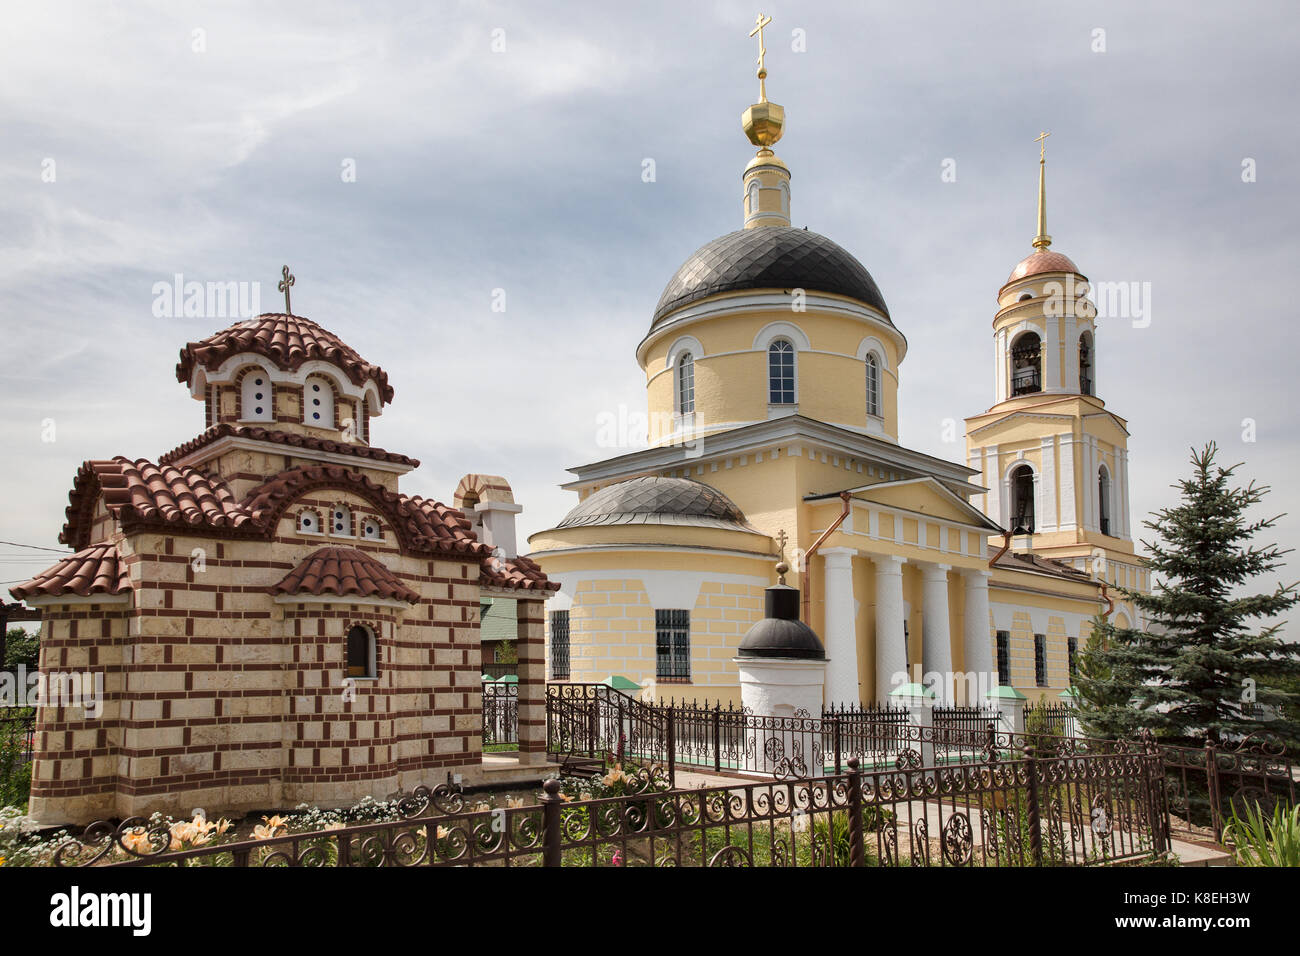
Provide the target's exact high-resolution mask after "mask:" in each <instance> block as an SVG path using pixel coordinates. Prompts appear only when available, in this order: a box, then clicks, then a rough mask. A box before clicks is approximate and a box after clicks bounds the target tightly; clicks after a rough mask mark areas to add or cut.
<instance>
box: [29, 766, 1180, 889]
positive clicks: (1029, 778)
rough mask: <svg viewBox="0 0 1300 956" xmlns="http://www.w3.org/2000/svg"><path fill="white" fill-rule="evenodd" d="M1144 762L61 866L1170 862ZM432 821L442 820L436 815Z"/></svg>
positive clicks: (514, 811)
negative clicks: (1155, 857)
mask: <svg viewBox="0 0 1300 956" xmlns="http://www.w3.org/2000/svg"><path fill="white" fill-rule="evenodd" d="M1161 772H1162V771H1161V764H1160V756H1159V754H1158V753H1156V752H1150V751H1148V752H1133V753H1123V754H1092V755H1087V756H1076V757H1071V758H1064V757H1054V758H1043V757H1040V756H1038V755H1036V754H1035V753H1034V751H1033V750H1032V749H1031V750H1029V751H1027V752H1026V753H1025V754H1023V755H1017V757H1016V759H1012V760H1009V761H999V760H991V761H989V762H987V763H984V764H967V765H958V766H953V767H932V768H916V769H902V770H891V771H878V772H862V771H861V770H860V768H859V767H858V764H857V761H856V760H853V761H851V762H850V764H849V767H848V772H847V773H844V774H835V775H825V776H820V775H819V776H815V777H811V778H801V779H789V780H772V781H766V782H763V783H747V784H738V785H735V786H723V787H712V788H706V789H704V788H702V789H699V790H665V789H663V787H664V786H665V783H666V781H664V780H663V778H662V777H661V776H657V775H656V774H654V773H652V772H650V771H647V770H642V771H641V772H640V773H639V774H637V775H636V777H635V779H634V786H633V787H632V790H633V792H631V793H625V794H622V795H619V796H612V797H604V798H600V799H589V800H572V799H571V798H570V797H569V795H568V794H564V793H562V792H561V783H560V781H558V780H550V781H547V782H546V784H545V785H544V791H545V792H544V794H543V796H542V800H541V804H540V805H539V806H532V807H512V808H507V809H499V810H490V811H481V812H472V813H465V812H463V806H460V807H454V808H451V809H450V812H444V813H443V814H442V815H435V816H418V815H417V816H416V818H415V819H406V820H402V821H400V822H396V823H376V824H366V825H361V826H350V827H344V828H341V829H336V830H331V831H317V832H313V833H301V834H275V835H272V836H270V838H268V839H262V840H245V841H240V842H235V843H229V844H225V845H217V846H205V847H200V848H197V849H185V850H178V851H172V850H171V849H170V846H171V834H170V833H169V831H168V829H167V828H166V826H165V825H161V824H157V823H150V821H147V820H144V819H143V818H136V819H135V820H128V821H125V822H124V823H123V824H122V825H120V826H118V827H111V826H109V825H107V824H103V825H96V826H95V827H91V828H89V829H88V830H87V831H86V833H85V834H83V835H82V837H80V838H78V839H75V840H71V841H69V842H68V843H67V844H65V845H64V846H63V847H61V848H60V849H59V850H58V851H57V852H56V853H55V855H54V860H53V862H54V863H55V864H56V865H61V866H84V865H94V864H99V865H103V864H114V863H116V864H119V865H128V866H141V865H145V866H148V865H157V866H195V865H209V866H210V865H229V866H237V867H249V866H403V867H404V866H505V867H511V866H710V867H712V866H781V867H791V866H799V867H802V866H816V867H841V866H945V867H946V866H956V867H973V866H983V867H997V866H1033V865H1091V864H1099V863H1112V862H1120V861H1126V860H1134V859H1140V858H1143V857H1146V856H1149V855H1152V854H1161V853H1164V852H1165V851H1166V850H1167V849H1168V829H1167V817H1166V813H1165V807H1164V805H1163V803H1162V799H1163V793H1164V791H1163V788H1162V787H1161V786H1160V785H1159V780H1160V775H1161ZM435 809H438V810H442V811H447V810H448V808H447V807H445V806H439V807H435Z"/></svg>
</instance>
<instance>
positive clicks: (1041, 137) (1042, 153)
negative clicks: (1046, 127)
mask: <svg viewBox="0 0 1300 956" xmlns="http://www.w3.org/2000/svg"><path fill="white" fill-rule="evenodd" d="M1051 135H1052V134H1051V133H1048V132H1046V131H1044V132H1041V133H1039V134H1038V135H1037V136H1035V137H1034V142H1035V143H1038V145H1039V148H1038V161H1039V162H1040V163H1045V162H1047V137H1049V136H1051Z"/></svg>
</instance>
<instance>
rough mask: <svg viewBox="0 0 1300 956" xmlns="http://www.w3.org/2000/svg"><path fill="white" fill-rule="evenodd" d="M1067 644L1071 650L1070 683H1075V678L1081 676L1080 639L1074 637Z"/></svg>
mask: <svg viewBox="0 0 1300 956" xmlns="http://www.w3.org/2000/svg"><path fill="white" fill-rule="evenodd" d="M1065 646H1066V648H1067V649H1068V650H1069V652H1070V683H1074V679H1075V678H1076V677H1077V676H1079V639H1078V638H1077V637H1072V638H1070V639H1069V640H1068V641H1067V642H1066V645H1065Z"/></svg>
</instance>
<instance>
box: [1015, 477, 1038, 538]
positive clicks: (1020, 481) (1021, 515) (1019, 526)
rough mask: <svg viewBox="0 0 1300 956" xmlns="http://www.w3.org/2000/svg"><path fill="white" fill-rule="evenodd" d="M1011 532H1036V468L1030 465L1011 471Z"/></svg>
mask: <svg viewBox="0 0 1300 956" xmlns="http://www.w3.org/2000/svg"><path fill="white" fill-rule="evenodd" d="M1011 532H1012V534H1033V533H1034V470H1033V469H1032V468H1030V467H1029V466H1028V465H1020V466H1019V467H1017V468H1016V469H1015V470H1014V471H1012V472H1011Z"/></svg>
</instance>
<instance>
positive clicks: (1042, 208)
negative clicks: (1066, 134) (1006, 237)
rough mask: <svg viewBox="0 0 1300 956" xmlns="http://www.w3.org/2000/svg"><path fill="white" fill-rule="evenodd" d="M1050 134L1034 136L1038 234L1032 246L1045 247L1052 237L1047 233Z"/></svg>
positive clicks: (1045, 132) (1049, 243)
mask: <svg viewBox="0 0 1300 956" xmlns="http://www.w3.org/2000/svg"><path fill="white" fill-rule="evenodd" d="M1051 135H1052V134H1051V133H1049V132H1047V131H1046V130H1044V131H1042V132H1041V133H1039V134H1038V135H1037V136H1035V137H1034V142H1035V143H1037V144H1038V235H1036V236H1034V248H1035V249H1046V248H1047V247H1048V246H1050V245H1051V244H1052V237H1051V236H1049V235H1048V234H1047V137H1049V136H1051Z"/></svg>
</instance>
